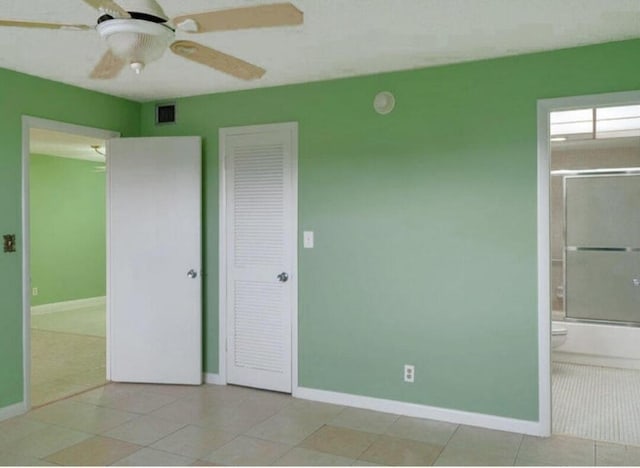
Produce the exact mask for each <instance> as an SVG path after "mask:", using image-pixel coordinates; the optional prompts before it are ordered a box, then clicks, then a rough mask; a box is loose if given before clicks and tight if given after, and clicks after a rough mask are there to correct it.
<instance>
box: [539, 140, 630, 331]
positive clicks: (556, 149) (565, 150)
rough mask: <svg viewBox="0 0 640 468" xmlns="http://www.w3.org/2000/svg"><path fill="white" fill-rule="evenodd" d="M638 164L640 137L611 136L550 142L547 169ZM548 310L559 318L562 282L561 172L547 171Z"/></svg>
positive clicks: (562, 201) (575, 168) (615, 166)
mask: <svg viewBox="0 0 640 468" xmlns="http://www.w3.org/2000/svg"><path fill="white" fill-rule="evenodd" d="M619 167H640V138H639V137H630V138H611V139H607V140H581V141H579V142H560V143H554V144H552V147H551V170H552V171H554V170H562V169H565V170H577V169H605V168H619ZM550 197H551V258H552V262H551V305H552V307H551V310H553V311H556V314H555V318H556V319H559V318H560V317H561V314H559V313H557V312H559V311H563V309H564V305H563V300H562V298H561V297H558V287H560V286H562V284H563V281H564V280H563V265H562V251H563V247H564V235H563V232H564V231H563V230H564V197H563V188H562V176H561V175H554V174H552V175H551V194H550Z"/></svg>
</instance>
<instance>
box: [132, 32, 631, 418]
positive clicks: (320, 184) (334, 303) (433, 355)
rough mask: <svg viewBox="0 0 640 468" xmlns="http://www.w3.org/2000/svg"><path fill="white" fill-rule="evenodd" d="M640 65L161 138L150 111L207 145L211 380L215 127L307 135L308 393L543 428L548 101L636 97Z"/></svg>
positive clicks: (480, 82) (242, 96) (416, 89)
mask: <svg viewBox="0 0 640 468" xmlns="http://www.w3.org/2000/svg"><path fill="white" fill-rule="evenodd" d="M639 56H640V41H637V40H633V41H627V42H619V43H610V44H605V45H598V46H591V47H582V48H575V49H567V50H561V51H555V52H549V53H539V54H531V55H525V56H515V57H508V58H503V59H498V60H487V61H479V62H471V63H464V64H458V65H452V66H444V67H438V68H431V69H422V70H415V71H406V72H398V73H388V74H380V75H374V76H368V77H360V78H352V79H343V80H336V81H325V82H317V83H309V84H302V85H295V86H285V87H278V88H270V89H262V90H252V91H246V92H236V93H225V94H216V95H207V96H200V97H193V98H185V99H178V100H177V105H178V110H177V115H178V122H177V124H176V125H172V126H162V127H155V126H154V125H153V112H154V105H153V103H148V104H145V105H144V106H143V112H142V126H141V129H142V134H143V135H145V136H168V135H200V136H202V137H204V147H205V155H204V168H205V169H204V179H205V180H204V187H205V208H204V210H205V231H206V232H205V240H206V245H205V252H206V253H205V265H206V270H207V276H206V288H205V290H206V298H205V304H206V306H205V307H206V310H205V343H206V344H205V350H204V354H205V363H206V364H205V366H206V371H207V372H217V370H218V363H217V361H218V353H217V346H218V343H217V336H218V330H217V320H218V310H217V303H218V257H217V242H218V207H217V205H218V129H219V128H221V127H228V126H236V125H250V124H261V123H272V122H286V121H298V122H299V124H300V134H299V138H300V150H299V152H300V159H299V228H300V233H302V231H303V230H313V231H315V234H316V248H315V249H313V250H300V252H299V346H300V355H299V375H300V385H302V386H306V387H312V388H317V389H324V390H332V391H339V392H348V393H354V394H359V395H367V396H373V397H380V398H389V399H394V400H402V401H408V402H414V403H420V404H426V405H434V406H438V407H444V408H455V409H459V410H465V411H475V412H480V413H488V414H494V415H500V416H507V417H512V418H520V419H525V420H537V418H538V404H537V400H538V384H537V373H538V362H537V353H538V349H537V293H536V289H537V285H536V281H537V264H536V158H537V156H536V101H537V100H538V99H541V98H551V97H559V96H573V95H581V94H595V93H603V92H613V91H623V90H633V89H638V88H639V87H640V78H638V77H639V76H640V62H639V61H638V57H639ZM380 90H390V91H392V92H393V93H394V94H395V95H396V98H397V107H396V109H395V111H394V112H393V113H391V114H390V115H387V116H380V115H377V114H376V113H374V111H373V109H372V100H373V96H374V95H375V94H376V92H378V91H380ZM300 244H301V242H300ZM405 363H409V364H414V365H415V366H416V382H415V383H414V384H412V385H410V384H405V383H403V382H402V366H403V364H405Z"/></svg>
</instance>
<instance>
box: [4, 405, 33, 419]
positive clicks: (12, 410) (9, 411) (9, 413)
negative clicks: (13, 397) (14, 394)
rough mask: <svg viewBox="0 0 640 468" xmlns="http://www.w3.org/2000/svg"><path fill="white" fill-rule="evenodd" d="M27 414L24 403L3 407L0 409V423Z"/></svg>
mask: <svg viewBox="0 0 640 468" xmlns="http://www.w3.org/2000/svg"><path fill="white" fill-rule="evenodd" d="M26 412H27V405H25V403H24V402H21V403H16V404H15V405H11V406H5V407H4V408H0V421H4V420H5V419H9V418H13V417H14V416H19V415H21V414H24V413H26Z"/></svg>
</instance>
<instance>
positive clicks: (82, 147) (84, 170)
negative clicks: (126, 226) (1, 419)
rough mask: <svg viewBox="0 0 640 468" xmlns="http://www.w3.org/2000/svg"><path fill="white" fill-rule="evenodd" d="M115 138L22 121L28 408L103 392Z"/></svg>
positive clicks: (110, 134)
mask: <svg viewBox="0 0 640 468" xmlns="http://www.w3.org/2000/svg"><path fill="white" fill-rule="evenodd" d="M116 136H118V135H117V134H115V133H113V132H107V131H103V130H98V129H91V128H86V127H79V126H75V125H68V124H63V123H59V122H53V121H48V120H43V119H36V118H32V117H24V118H23V197H24V205H23V233H24V238H25V239H26V242H25V249H24V254H23V268H24V279H23V285H24V286H23V287H24V308H25V312H24V327H25V337H24V338H25V355H24V360H25V363H24V368H25V401H26V402H27V404H28V406H30V407H36V406H41V405H43V404H46V403H49V402H52V401H55V400H59V399H61V398H65V397H68V396H71V395H73V394H76V393H79V392H82V391H86V390H87V389H90V388H94V387H96V386H100V385H103V384H104V383H105V382H106V380H107V366H106V359H107V357H106V356H107V353H106V333H107V331H106V319H107V318H106V301H105V295H106V292H105V287H106V285H105V280H106V263H105V262H106V226H105V220H106V216H105V210H106V198H105V189H106V184H105V177H106V167H105V142H106V140H107V139H109V138H113V137H116Z"/></svg>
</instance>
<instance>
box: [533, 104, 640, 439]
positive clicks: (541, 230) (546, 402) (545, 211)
mask: <svg viewBox="0 0 640 468" xmlns="http://www.w3.org/2000/svg"><path fill="white" fill-rule="evenodd" d="M639 104H640V91H627V92H620V93H605V94H594V95H584V96H572V97H562V98H553V99H539V100H538V106H537V107H538V122H537V127H538V183H537V186H538V197H537V205H538V210H537V212H538V213H537V221H538V222H537V224H538V233H537V241H538V422H539V425H540V429H541V433H542V434H541V435H543V436H550V435H551V428H552V421H551V294H550V291H551V233H550V229H551V207H550V196H549V194H550V188H551V184H550V178H551V170H550V169H551V164H550V163H551V134H550V133H551V132H550V114H551V112H556V111H565V110H574V109H581V108H585V107H607V106H627V105H639Z"/></svg>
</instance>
